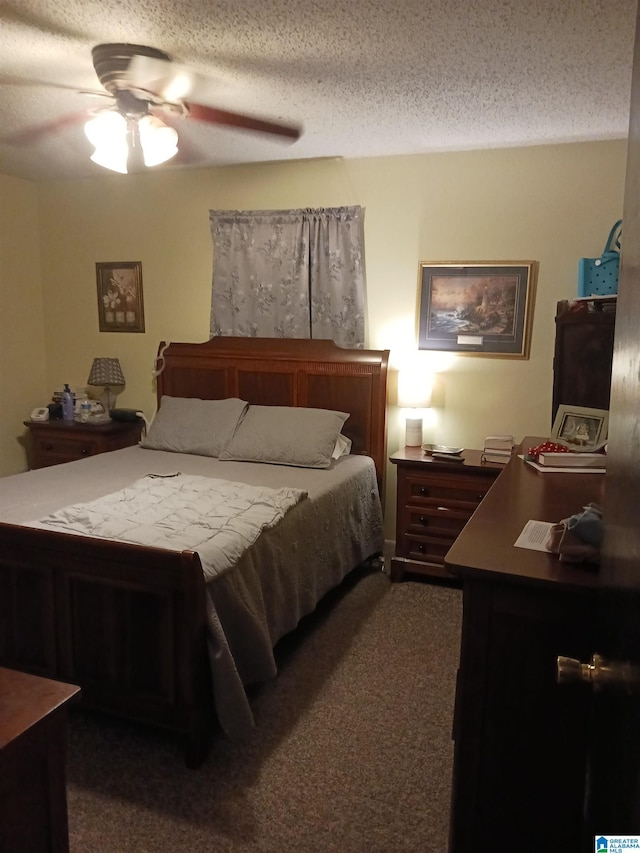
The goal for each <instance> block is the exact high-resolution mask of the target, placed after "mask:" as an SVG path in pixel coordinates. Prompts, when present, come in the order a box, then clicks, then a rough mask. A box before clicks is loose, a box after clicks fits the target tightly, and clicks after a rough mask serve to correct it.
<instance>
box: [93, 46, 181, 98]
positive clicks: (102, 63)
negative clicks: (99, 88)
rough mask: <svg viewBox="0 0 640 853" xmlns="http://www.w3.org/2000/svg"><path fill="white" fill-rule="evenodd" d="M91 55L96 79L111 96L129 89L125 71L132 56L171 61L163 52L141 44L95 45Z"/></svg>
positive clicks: (129, 85)
mask: <svg viewBox="0 0 640 853" xmlns="http://www.w3.org/2000/svg"><path fill="white" fill-rule="evenodd" d="M91 55H92V57H93V67H94V68H95V70H96V74H97V75H98V79H99V80H100V82H101V83H102V85H103V86H104V88H105V89H106V90H107V92H110V93H111V94H112V95H116V93H117V92H118V91H121V90H123V89H129V88H131V84H130V82H129V80H128V78H127V71H128V69H129V63H130V62H131V60H132V59H133V57H134V56H150V57H151V58H152V59H163V60H166V61H168V62H170V61H171V57H170V56H169V55H168V54H166V53H164V51H162V50H157V49H156V48H155V47H146V46H145V45H141V44H97V45H96V46H95V47H94V48H93V49H92V51H91Z"/></svg>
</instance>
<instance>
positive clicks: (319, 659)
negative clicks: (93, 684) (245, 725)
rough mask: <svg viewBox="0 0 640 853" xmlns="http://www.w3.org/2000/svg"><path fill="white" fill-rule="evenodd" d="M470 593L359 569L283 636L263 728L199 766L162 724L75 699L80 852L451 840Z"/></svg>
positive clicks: (73, 828)
mask: <svg viewBox="0 0 640 853" xmlns="http://www.w3.org/2000/svg"><path fill="white" fill-rule="evenodd" d="M461 605H462V602H461V593H460V591H459V590H457V589H452V588H448V587H444V586H436V585H430V584H426V583H415V582H411V581H405V582H403V583H401V584H394V585H391V584H390V583H389V579H388V577H387V576H386V575H384V574H382V573H379V572H376V573H360V572H356V573H354V574H353V575H352V576H351V577H350V578H348V579H347V580H346V581H345V583H344V584H343V586H342V587H341V588H340V589H339V590H337V591H335V592H334V593H331V594H330V595H329V596H328V597H327V599H326V600H325V601H324V602H322V604H321V605H320V607H319V608H318V610H317V611H316V613H314V614H312V615H311V616H310V617H307V618H306V619H305V620H304V621H303V623H302V625H301V626H300V627H299V629H298V630H296V631H295V632H294V633H293V634H292V635H291V636H290V637H288V638H286V639H285V641H283V642H281V643H280V645H279V647H278V662H279V675H278V677H277V678H276V679H274V680H273V681H272V682H270V683H269V684H267V685H264V686H263V687H262V688H260V689H259V690H257V691H255V694H254V696H253V698H252V705H253V708H254V713H255V717H256V721H257V727H256V729H255V731H254V733H253V734H252V735H251V736H250V737H249V738H248V739H247V740H246V741H244V742H242V743H231V742H229V741H227V740H226V739H225V738H224V737H223V736H222V735H219V736H216V737H215V740H214V743H213V746H212V750H211V755H210V757H209V759H208V761H207V763H206V764H205V766H204V767H202V768H200V769H199V770H195V771H194V770H188V769H187V768H186V767H185V766H184V764H183V760H182V754H181V751H180V747H179V745H178V744H177V743H176V742H174V741H173V740H172V739H171V737H169V736H167V735H165V734H164V733H161V732H156V731H154V730H150V729H147V728H143V727H136V726H134V725H131V724H127V723H124V722H120V721H115V720H113V719H111V718H107V717H97V716H95V715H90V714H88V713H85V712H74V713H73V715H72V718H71V723H70V735H69V757H68V779H69V800H68V802H69V832H70V845H71V851H72V853H92V851H95V852H96V853H98V851H99V853H129V852H130V851H131V853H133V851H135V853H146V852H147V851H149V853H151V851H154V853H156V851H165V850H166V851H172V853H180V851H190V853H196V851H221V853H222V852H223V851H253V852H254V853H307V851H309V853H311V851H314V853H317V851H319V853H324V851H326V852H327V853H329V852H330V851H340V853H395V851H406V853H424V851H436V853H442V851H444V850H446V843H447V832H448V815H449V796H450V786H451V766H452V743H451V722H452V710H453V699H454V684H455V674H456V669H457V665H458V654H459V644H460V622H461V609H462V607H461Z"/></svg>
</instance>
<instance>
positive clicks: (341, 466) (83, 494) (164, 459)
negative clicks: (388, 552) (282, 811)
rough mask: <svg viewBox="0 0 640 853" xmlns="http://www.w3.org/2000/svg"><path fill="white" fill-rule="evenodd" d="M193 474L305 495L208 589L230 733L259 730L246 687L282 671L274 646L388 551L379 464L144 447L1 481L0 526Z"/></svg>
mask: <svg viewBox="0 0 640 853" xmlns="http://www.w3.org/2000/svg"><path fill="white" fill-rule="evenodd" d="M176 472H180V473H182V474H193V475H199V476H205V477H213V478H219V479H226V480H229V481H233V482H239V483H247V484H249V485H256V486H267V487H270V488H279V487H283V486H289V487H293V488H296V489H302V490H304V491H306V492H307V495H308V497H307V499H305V500H303V501H301V502H300V503H299V504H297V505H296V506H294V507H293V508H292V509H290V510H289V511H288V512H287V514H286V515H285V517H284V518H283V519H282V520H281V521H280V522H279V523H278V524H277V525H276V526H275V527H273V528H270V529H267V530H265V531H263V533H262V534H261V535H260V537H259V538H258V540H257V541H256V542H255V543H254V544H253V545H252V546H251V547H250V548H249V549H248V550H247V551H245V552H244V554H243V555H242V556H241V557H240V559H239V561H238V562H237V564H236V565H235V567H234V568H233V569H232V570H231V571H229V572H226V573H225V574H223V575H222V576H220V577H216V578H214V579H213V580H211V581H209V582H208V583H207V593H208V603H207V623H208V645H209V660H210V663H211V672H212V678H213V685H214V698H215V703H216V712H217V716H218V720H219V722H220V725H221V727H222V729H223V730H224V731H225V732H226V733H227V734H228V735H229V736H231V737H239V736H242V735H244V734H246V732H247V731H248V730H249V729H250V728H251V727H252V726H253V724H254V721H253V716H252V713H251V708H250V704H249V701H248V698H247V694H246V690H245V688H246V687H247V686H248V685H250V684H255V683H259V682H262V681H265V680H267V679H269V678H272V677H274V676H275V675H276V673H277V667H276V663H275V658H274V654H273V647H274V645H275V643H276V642H277V641H278V640H279V639H280V638H281V637H282V636H284V635H285V634H286V633H288V632H289V631H291V630H292V629H293V628H295V627H296V625H297V624H298V622H299V621H300V619H301V618H302V617H303V616H305V615H306V614H308V613H310V612H311V611H312V610H313V609H314V608H315V606H316V604H317V603H318V601H319V600H320V599H321V598H322V597H323V596H324V594H325V593H326V592H327V591H328V590H329V589H331V588H333V587H334V586H336V585H338V584H339V583H340V582H341V580H342V579H343V578H344V576H345V575H346V574H347V573H348V572H349V571H350V570H351V569H353V568H354V567H355V566H357V565H359V564H360V563H362V562H363V561H364V560H366V559H367V558H369V557H371V556H372V555H374V554H377V553H380V552H381V551H382V547H383V528H382V511H381V506H380V500H379V497H378V490H377V483H376V472H375V467H374V464H373V461H372V460H371V459H370V458H369V457H366V456H355V455H354V456H344V457H342V458H341V459H338V460H336V461H334V462H333V463H332V465H331V467H330V468H327V469H307V468H295V467H290V466H284V465H268V464H261V463H255V462H231V461H225V462H221V461H220V460H218V459H215V458H211V457H203V456H194V455H186V454H178V453H168V452H166V451H159V450H149V449H144V448H141V447H139V446H135V447H128V448H124V449H122V450H117V451H113V452H111V453H105V454H100V455H97V456H93V457H90V458H87V459H83V460H79V461H77V462H69V463H66V464H64V465H57V466H52V467H49V468H41V469H38V470H34V471H29V472H26V473H24V474H18V475H14V476H10V477H4V478H2V479H1V480H0V484H1V488H0V521H2V522H9V523H14V524H28V523H29V522H30V521H34V520H36V519H39V518H42V517H44V516H46V515H48V514H50V513H52V512H55V511H57V510H59V509H62V508H64V507H66V506H69V505H71V504H77V503H81V502H85V501H91V500H94V499H95V498H98V497H100V496H103V495H108V494H111V493H113V492H115V491H118V490H119V489H123V488H125V487H126V486H128V485H130V484H131V483H132V482H133V481H135V480H137V479H138V478H140V477H144V476H145V475H147V474H160V475H166V474H172V473H176Z"/></svg>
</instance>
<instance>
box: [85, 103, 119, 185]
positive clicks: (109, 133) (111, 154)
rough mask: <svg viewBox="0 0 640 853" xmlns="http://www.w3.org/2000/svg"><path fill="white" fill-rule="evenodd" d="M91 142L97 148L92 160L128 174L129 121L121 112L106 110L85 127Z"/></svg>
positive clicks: (107, 167) (99, 164)
mask: <svg viewBox="0 0 640 853" xmlns="http://www.w3.org/2000/svg"><path fill="white" fill-rule="evenodd" d="M84 132H85V135H86V137H87V139H88V140H89V142H90V143H91V144H92V145H93V147H94V148H95V151H94V152H93V154H92V155H91V160H93V162H94V163H97V164H98V166H103V167H104V168H105V169H111V170H112V171H113V172H121V173H122V174H123V175H126V173H127V157H128V155H129V149H128V147H127V120H126V119H125V117H124V116H123V115H121V114H120V113H119V112H115V111H114V110H105V111H104V112H101V113H98V115H97V116H94V118H92V119H90V120H89V121H88V122H87V123H86V124H85V126H84Z"/></svg>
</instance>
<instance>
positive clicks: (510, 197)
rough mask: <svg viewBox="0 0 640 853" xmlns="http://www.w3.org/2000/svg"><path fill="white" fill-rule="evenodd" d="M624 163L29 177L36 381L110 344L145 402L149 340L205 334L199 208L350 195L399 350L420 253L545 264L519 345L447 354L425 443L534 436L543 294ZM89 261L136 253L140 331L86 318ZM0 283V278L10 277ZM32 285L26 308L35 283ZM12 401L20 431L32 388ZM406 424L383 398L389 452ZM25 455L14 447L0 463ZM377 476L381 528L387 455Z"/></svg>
mask: <svg viewBox="0 0 640 853" xmlns="http://www.w3.org/2000/svg"><path fill="white" fill-rule="evenodd" d="M625 161H626V143H625V142H623V141H620V142H602V143H581V144H575V145H574V144H567V145H559V146H541V147H534V148H523V149H516V148H514V149H505V150H489V151H471V152H461V153H443V154H429V155H420V156H408V157H390V158H376V159H362V160H346V161H345V160H340V159H327V160H317V161H305V162H298V163H276V164H268V165H252V166H243V167H229V168H221V169H208V170H192V171H182V172H172V171H165V172H164V173H146V174H144V175H139V176H133V175H132V176H120V175H113V176H111V175H106V176H105V177H100V178H98V179H91V180H82V181H71V182H55V183H45V184H42V185H39V186H38V187H37V190H34V189H33V188H32V187H31V185H26V182H24V183H25V185H26V186H27V189H25V190H24V195H25V197H27V198H28V199H29V200H31V197H32V195H33V193H34V192H37V196H38V205H39V208H38V209H39V213H40V230H39V235H38V232H37V230H36V229H35V228H34V223H33V222H32V221H31V220H32V219H33V216H31V219H30V221H29V231H30V233H29V239H28V241H27V242H23V244H22V251H23V253H24V255H25V258H26V259H29V260H30V259H31V250H32V244H33V245H35V244H37V238H38V236H39V239H40V244H41V258H42V269H43V303H42V306H43V307H44V315H45V325H44V329H45V331H44V335H45V338H44V349H45V351H46V376H45V380H46V386H47V388H48V389H49V390H52V389H53V388H54V387H60V385H61V383H63V382H70V383H71V384H72V385H75V386H83V385H84V384H85V383H86V379H87V376H88V372H89V368H90V366H91V360H92V358H93V357H94V356H98V355H106V356H109V355H115V356H118V357H119V358H120V361H121V363H122V367H123V371H124V375H125V377H126V380H127V387H126V390H125V391H124V393H123V394H122V395H121V396H120V397H119V399H118V405H121V406H125V407H142V408H143V409H144V410H145V412H147V413H148V414H149V415H151V414H152V413H153V411H154V407H155V398H154V392H153V381H152V377H151V368H152V362H153V358H154V355H155V352H156V349H157V345H158V342H159V341H160V340H162V339H166V340H174V341H178V340H191V341H201V340H205V339H206V338H208V329H209V310H210V288H211V269H212V257H213V252H212V243H211V237H210V232H209V221H208V211H209V210H210V209H214V208H233V209H265V208H287V207H320V206H339V205H348V204H359V205H362V206H363V207H364V208H365V209H366V214H365V241H366V264H367V281H368V306H369V316H368V328H369V339H368V345H369V346H370V347H373V348H382V347H388V348H390V349H391V350H392V357H393V359H394V362H395V360H396V359H397V358H398V356H399V354H400V353H401V352H402V350H403V349H406V347H407V344H408V343H409V344H410V345H411V346H414V345H415V343H414V342H415V316H416V298H417V279H418V263H419V261H421V260H422V261H424V260H459V261H474V260H475V261H478V260H537V261H539V264H540V271H539V278H538V288H537V296H536V301H535V313H534V323H533V334H532V344H531V357H530V359H529V360H513V359H496V358H488V357H471V356H464V357H458V358H457V359H454V360H453V364H452V366H451V367H450V369H449V370H448V371H447V372H446V373H442V374H440V376H439V377H438V382H437V385H436V392H435V398H434V409H433V410H432V411H431V413H430V423H428V424H427V426H426V428H425V440H431V441H435V442H439V443H447V444H456V445H464V446H467V447H478V446H481V444H482V440H483V437H484V436H485V435H486V434H488V433H495V432H510V433H513V434H514V435H515V436H516V438H517V439H520V438H522V437H523V436H524V435H527V434H536V433H539V434H546V433H547V432H548V431H549V428H550V417H551V414H550V413H551V385H552V357H553V339H554V314H555V305H556V302H557V301H558V300H559V299H563V298H570V297H572V296H574V295H576V292H577V281H576V272H577V263H578V259H579V258H580V257H582V256H584V255H590V256H593V255H597V254H599V253H600V251H601V249H602V247H603V243H604V241H605V239H606V236H607V234H608V230H609V228H610V226H611V225H612V224H613V222H614V220H615V219H616V218H618V217H619V216H620V215H621V210H622V198H623V188H624V171H625ZM29 211H30V213H32V212H33V211H32V210H31V207H30V208H29ZM3 232H4V221H3ZM97 261H141V262H142V271H143V273H142V274H143V288H144V304H145V319H146V332H145V334H123V333H100V332H99V331H98V317H97V307H96V306H97V295H96V279H95V263H96V262H97ZM0 285H1V286H2V291H3V292H4V290H5V288H6V287H7V280H6V278H5V277H2V278H0ZM29 297H30V302H29V304H30V305H31V306H32V307H33V309H34V311H35V313H36V315H37V314H38V313H39V312H40V310H41V308H42V306H41V305H40V303H39V301H38V293H37V292H36V293H34V292H33V287H32V289H31V290H30V291H29ZM14 299H15V297H14ZM16 307H17V306H16V305H14V306H13V308H14V311H15V309H16ZM31 322H33V321H32V320H27V319H26V318H21V319H20V323H24V324H25V325H28V323H31ZM17 331H18V330H17ZM5 359H6V357H5ZM5 359H3V364H4V363H6V361H5ZM9 381H10V382H12V381H13V380H12V377H11V376H10V377H9ZM15 381H19V380H18V379H17V376H16V380H15ZM13 393H14V395H15V391H14V392H13ZM14 402H15V406H17V408H13V409H12V412H11V415H12V419H13V425H14V427H15V429H19V428H20V426H21V420H22V418H23V417H24V416H25V415H26V414H28V411H29V409H30V408H31V407H33V406H35V405H37V404H39V403H41V402H42V400H41V399H40V398H39V397H38V396H37V395H35V396H34V397H33V398H31V399H29V400H26V399H24V398H22V399H15V401H14ZM403 430H404V424H403V419H402V416H401V413H400V412H399V410H398V409H396V408H395V407H393V408H390V410H389V438H388V447H389V451H393V450H395V449H397V448H398V447H399V446H400V445H401V444H404V433H403ZM3 459H4V457H3ZM22 466H24V460H23V461H22ZM19 468H20V466H19V465H17V464H16V460H15V459H10V460H8V462H6V461H5V462H3V471H2V473H9V472H10V471H14V470H19ZM389 475H390V476H389V477H388V484H389V486H388V492H387V501H386V503H387V510H388V520H387V535H388V536H389V537H391V536H392V531H393V511H392V510H393V504H394V501H395V471H394V469H393V467H392V466H390V468H389Z"/></svg>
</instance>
